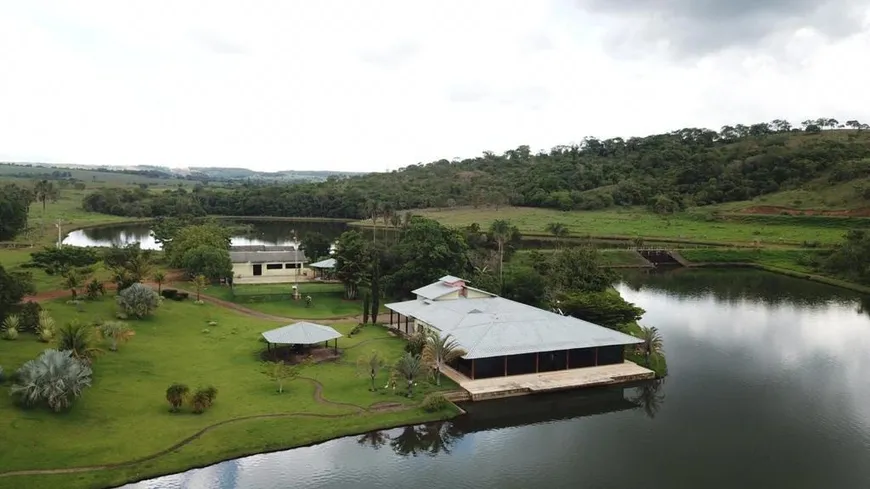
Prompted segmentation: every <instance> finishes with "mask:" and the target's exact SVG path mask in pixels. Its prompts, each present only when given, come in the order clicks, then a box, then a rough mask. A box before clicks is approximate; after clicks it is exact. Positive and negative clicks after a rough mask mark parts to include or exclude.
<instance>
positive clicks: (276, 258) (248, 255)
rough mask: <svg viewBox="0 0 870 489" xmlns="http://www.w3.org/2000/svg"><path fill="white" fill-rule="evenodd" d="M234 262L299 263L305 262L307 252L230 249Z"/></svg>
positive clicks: (231, 259)
mask: <svg viewBox="0 0 870 489" xmlns="http://www.w3.org/2000/svg"><path fill="white" fill-rule="evenodd" d="M230 261H232V262H233V263H299V262H305V252H304V251H301V250H295V251H230Z"/></svg>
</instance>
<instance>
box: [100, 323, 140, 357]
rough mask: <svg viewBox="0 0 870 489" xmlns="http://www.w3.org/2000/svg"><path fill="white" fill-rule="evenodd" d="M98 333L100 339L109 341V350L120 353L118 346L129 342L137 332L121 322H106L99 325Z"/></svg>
mask: <svg viewBox="0 0 870 489" xmlns="http://www.w3.org/2000/svg"><path fill="white" fill-rule="evenodd" d="M97 333H98V334H99V335H100V337H102V338H104V339H106V340H108V341H109V350H111V351H118V344H119V343H124V342H126V341H129V340H130V338H132V337H133V335H135V334H136V332H135V331H133V330H132V329H130V327H129V326H127V324H126V323H123V322H121V321H106V322H104V323H101V324H97Z"/></svg>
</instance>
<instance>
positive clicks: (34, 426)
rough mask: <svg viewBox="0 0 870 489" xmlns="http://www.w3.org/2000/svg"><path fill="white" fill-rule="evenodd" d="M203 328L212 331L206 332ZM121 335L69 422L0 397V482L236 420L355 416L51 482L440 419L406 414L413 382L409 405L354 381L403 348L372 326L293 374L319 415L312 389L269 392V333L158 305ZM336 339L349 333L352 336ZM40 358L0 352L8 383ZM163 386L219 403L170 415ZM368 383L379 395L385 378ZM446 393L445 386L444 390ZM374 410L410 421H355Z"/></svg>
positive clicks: (2, 390)
mask: <svg viewBox="0 0 870 489" xmlns="http://www.w3.org/2000/svg"><path fill="white" fill-rule="evenodd" d="M46 307H47V308H48V309H49V310H50V311H51V313H52V315H53V316H54V318H55V319H56V321H57V322H58V324H63V323H66V322H68V321H71V320H73V319H79V320H81V321H91V320H93V319H96V318H111V317H113V315H114V310H115V306H114V303H113V301H112V299H111V298H106V299H104V300H102V301H98V302H94V303H87V304H85V305H84V308H83V310H82V311H77V310H76V308H75V307H74V306H70V305H67V304H65V303H64V302H63V301H56V302H50V303H47V304H46ZM208 321H216V322H217V325H216V326H208V324H207V323H208ZM131 325H132V326H133V327H134V329H135V330H136V336H135V337H134V338H133V339H132V341H131V342H130V343H128V344H125V345H122V346H121V347H120V350H119V351H118V352H106V353H104V354H103V355H101V356H100V357H98V358H97V360H96V361H95V363H94V385H93V387H91V388H90V389H88V390H86V391H85V393H84V395H83V397H82V398H81V399H79V400H78V401H77V402H76V404H75V405H74V406H73V408H72V409H71V410H70V411H69V412H65V413H61V414H54V413H51V412H49V411H47V410H46V409H43V408H38V409H32V410H23V409H20V408H18V407H16V406H14V405H13V404H12V402H11V399H10V398H9V396H8V392H7V391H8V383H6V384H2V385H0V439H3V440H13V441H14V442H13V443H2V444H0V473H2V472H7V471H13V470H22V469H50V468H61V467H72V466H82V465H95V464H112V463H120V462H125V461H129V460H133V459H137V458H140V457H144V456H147V455H149V454H153V453H155V452H158V451H160V450H163V449H166V448H168V447H170V446H172V445H173V444H174V443H177V442H178V441H180V440H182V439H184V438H185V437H187V436H189V435H191V434H193V433H195V432H197V431H198V430H201V429H203V428H205V427H207V426H209V425H213V424H215V423H220V422H222V421H227V420H230V419H234V418H239V417H245V416H252V415H263V414H280V413H291V412H292V413H315V414H321V415H323V414H352V415H353V416H351V417H348V418H339V419H333V420H325V419H308V418H286V419H280V418H278V419H270V420H265V421H263V420H257V421H245V422H242V423H239V424H228V425H226V426H222V427H220V428H216V429H215V430H214V431H210V432H209V433H208V434H207V435H206V436H203V437H202V438H199V439H197V440H196V441H195V442H194V443H193V444H192V445H190V446H187V447H184V448H183V449H181V450H178V451H175V452H173V453H172V454H171V455H169V456H166V457H160V458H157V459H155V460H153V461H151V462H147V463H143V464H138V465H136V466H133V467H129V468H125V469H120V470H113V471H106V472H93V473H88V474H85V475H82V476H80V477H79V476H76V477H69V476H66V477H64V479H63V481H62V482H61V484H62V486H63V487H65V488H68V487H92V486H93V485H96V486H105V485H108V484H113V483H119V482H123V481H124V480H127V479H129V478H131V477H146V476H153V475H157V474H161V473H167V472H172V471H178V470H182V469H184V468H186V467H189V466H191V465H194V464H202V463H210V462H214V461H217V460H220V459H224V458H229V457H234V456H239V455H242V454H246V453H254V452H258V451H262V450H264V449H278V448H285V447H291V446H296V445H300V444H304V443H310V442H312V441H317V440H323V439H326V438H329V437H333V436H337V435H340V434H346V433H352V432H358V431H363V430H366V429H369V428H375V427H378V426H383V425H385V424H386V425H396V424H402V423H408V422H417V421H422V420H424V419H433V418H438V417H443V416H445V415H447V414H448V413H435V414H432V415H429V414H427V413H424V412H423V411H421V410H420V409H418V408H415V407H414V405H415V404H416V403H418V402H419V401H420V400H421V399H422V397H423V396H424V395H425V393H426V392H428V391H431V390H433V389H435V387H434V386H431V385H430V384H428V383H426V382H421V387H422V388H421V389H420V392H419V393H418V394H417V395H416V396H415V398H414V399H407V398H405V397H404V396H399V395H394V394H392V393H386V392H378V393H372V392H370V391H369V390H368V378H367V377H364V376H361V375H359V374H358V372H357V368H356V367H355V364H356V361H357V359H358V358H360V357H362V356H365V355H367V354H369V353H370V352H372V351H378V352H379V354H380V355H381V356H382V357H384V358H386V359H388V360H390V361H392V360H394V359H396V358H398V357H399V356H400V355H401V354H402V350H403V341H402V340H400V339H398V338H395V337H392V336H390V335H389V334H388V333H387V331H386V330H385V329H383V328H381V327H378V326H368V327H366V328H364V329H363V331H362V332H361V333H360V334H358V335H356V336H354V337H353V338H342V339H340V340H339V348H342V349H345V351H344V353H343V355H342V361H341V363H324V364H318V365H314V366H310V367H307V368H306V369H304V370H303V372H302V376H304V377H310V378H311V379H314V380H315V381H316V382H319V383H321V384H322V385H323V386H324V387H323V397H324V398H325V399H326V400H327V401H328V402H325V403H324V402H317V401H316V400H315V397H314V391H315V388H314V384H313V383H312V382H311V381H309V380H306V379H302V378H300V379H297V380H295V381H292V382H290V383H289V384H287V385H286V386H285V393H283V394H278V393H277V392H276V384H275V382H274V381H273V380H271V379H270V378H269V376H268V375H267V374H266V372H267V371H268V368H267V367H265V365H264V363H263V362H261V361H260V359H259V354H260V352H261V351H262V350H263V349H264V348H265V343H263V342H262V341H261V340H260V333H262V332H263V331H266V330H268V329H270V328H273V327H275V326H278V324H276V323H273V322H269V321H263V320H258V319H255V318H251V317H246V316H242V315H239V314H236V313H234V312H232V311H229V310H225V309H222V308H218V307H209V306H197V305H195V304H193V303H192V302H180V303H179V302H172V301H166V302H165V303H164V304H163V306H161V308H160V309H159V310H158V311H157V313H156V315H155V316H154V317H152V318H149V319H145V320H141V321H133V322H131ZM335 327H336V329H338V330H339V331H342V332H344V333H347V332H348V331H349V330H350V328H351V325H345V326H342V325H338V326H335ZM363 342H366V343H365V345H362V343H363ZM47 346H48V345H46V344H44V343H40V342H38V341H36V339H35V338H33V337H32V336H30V335H22V336H21V337H19V339H18V340H17V341H0V359H2V363H3V366H4V368H5V369H6V370H7V371H13V370H14V369H16V368H18V366H19V365H20V364H22V363H23V362H25V361H26V360H29V359H31V358H33V357H35V356H37V354H38V353H39V352H41V351H42V350H43V349H45V348H46V347H47ZM356 346H359V348H356ZM194 352H195V354H192V353H194ZM172 382H184V383H187V384H188V385H190V386H191V387H192V388H196V387H198V386H202V385H206V384H212V385H215V386H216V387H217V388H218V390H219V394H218V397H217V400H216V402H215V404H214V406H213V407H212V408H211V409H210V410H209V411H207V412H206V413H205V414H202V415H195V414H190V413H189V410H188V409H186V410H185V412H182V413H178V414H172V413H169V411H168V407H169V406H168V404H167V403H166V401H165V399H164V391H165V389H166V387H167V386H168V385H169V384H170V383H172ZM378 383H379V385H384V384H385V383H386V373H385V372H384V373H383V374H382V377H381V378H380V379H379V380H378ZM453 387H455V386H453V385H451V383H450V382H449V381H448V382H446V383H445V385H444V386H443V387H442V388H445V389H447V388H453ZM383 402H391V403H398V404H401V405H404V406H407V407H408V409H407V410H405V411H401V412H395V413H378V412H374V411H372V412H367V411H362V410H361V409H365V408H369V407H371V406H372V405H373V404H377V403H383ZM332 403H348V404H352V405H354V406H358V407H353V406H349V405H337V404H332ZM59 482H60V477H49V476H41V477H35V478H30V477H29V476H14V477H2V476H0V487H10V488H11V487H50V486H52V485H54V486H55V487H56V485H57V484H58V483H59Z"/></svg>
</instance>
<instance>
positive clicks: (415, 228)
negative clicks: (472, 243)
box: [381, 217, 471, 297]
mask: <svg viewBox="0 0 870 489" xmlns="http://www.w3.org/2000/svg"><path fill="white" fill-rule="evenodd" d="M390 255H391V256H390V262H391V263H392V266H391V267H389V269H388V270H385V271H383V272H382V274H381V288H382V291H383V293H384V295H386V296H394V297H402V296H407V295H408V294H409V293H410V291H412V290H414V289H416V288H418V287H422V286H424V285H428V284H430V283H432V282H433V281H434V280H437V279H438V278H439V277H443V276H444V275H456V276H462V275H464V274H465V273H466V272H467V271H470V268H471V267H470V264H469V261H468V245H467V244H466V243H465V239H464V238H463V237H462V234H461V232H460V231H458V230H455V229H450V228H447V227H445V226H443V225H441V224H439V223H438V222H436V221H433V220H431V219H424V218H422V217H414V218H413V219H412V221H411V224H410V225H409V226H408V228H407V229H405V231H404V232H403V233H402V235H401V237H400V238H399V242H398V243H396V245H395V246H394V247H393V248H392V249H391V250H390Z"/></svg>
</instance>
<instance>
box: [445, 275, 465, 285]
mask: <svg viewBox="0 0 870 489" xmlns="http://www.w3.org/2000/svg"><path fill="white" fill-rule="evenodd" d="M438 281H439V282H446V283H448V284H454V283H456V282H465V279H464V278H459V277H454V276H453V275H445V276H443V277H441V278H439V279H438Z"/></svg>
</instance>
